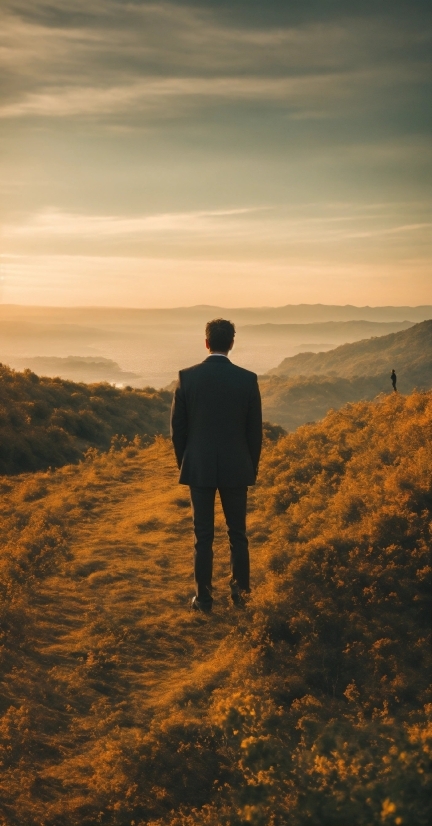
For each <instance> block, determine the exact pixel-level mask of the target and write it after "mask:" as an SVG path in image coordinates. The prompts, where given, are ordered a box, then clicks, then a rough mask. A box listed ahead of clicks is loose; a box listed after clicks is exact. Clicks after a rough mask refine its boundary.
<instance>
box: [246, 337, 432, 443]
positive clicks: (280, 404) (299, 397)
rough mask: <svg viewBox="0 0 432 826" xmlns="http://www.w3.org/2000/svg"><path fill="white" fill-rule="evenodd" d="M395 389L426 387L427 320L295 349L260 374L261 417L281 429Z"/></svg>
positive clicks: (429, 356) (431, 350) (430, 369)
mask: <svg viewBox="0 0 432 826" xmlns="http://www.w3.org/2000/svg"><path fill="white" fill-rule="evenodd" d="M393 367H394V368H395V369H396V373H397V376H398V390H399V391H400V392H402V393H410V392H412V390H414V388H419V389H428V388H430V387H432V321H423V322H422V323H420V324H416V325H415V326H414V327H411V328H410V329H409V330H404V331H401V332H399V333H392V334H390V335H387V336H380V337H379V338H371V339H367V340H365V341H359V342H356V343H353V344H344V345H342V346H341V347H337V348H336V349H335V350H331V351H330V352H327V353H300V354H299V355H298V356H294V357H292V358H286V359H284V361H283V362H282V363H281V364H280V365H279V367H275V368H274V369H273V370H270V372H269V374H266V375H264V376H260V389H261V395H262V400H263V411H264V415H265V417H266V418H267V419H269V420H270V421H274V422H277V423H278V424H280V425H282V426H283V427H285V428H286V429H287V430H290V431H292V430H295V429H296V427H298V426H299V425H301V424H305V423H306V422H311V421H317V420H319V419H321V418H323V416H325V415H326V413H327V412H328V411H329V410H330V409H335V410H338V409H339V408H341V407H342V406H343V405H344V404H347V403H352V402H357V401H361V400H362V399H366V400H372V399H374V398H375V397H376V396H377V395H378V394H379V393H388V392H393V391H392V387H391V383H390V372H391V369H392V368H393Z"/></svg>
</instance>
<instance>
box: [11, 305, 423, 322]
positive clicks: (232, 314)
mask: <svg viewBox="0 0 432 826" xmlns="http://www.w3.org/2000/svg"><path fill="white" fill-rule="evenodd" d="M221 315H222V316H225V317H228V318H231V319H232V320H233V321H234V322H235V323H238V324H263V323H267V322H272V323H275V324H276V323H279V324H287V323H313V322H319V321H355V320H358V321H406V320H409V321H415V322H419V321H424V320H425V319H427V318H431V317H432V304H424V305H419V306H416V307H408V306H401V307H392V306H391V305H388V306H385V307H368V306H366V307H356V306H354V305H351V304H346V305H344V306H342V305H338V304H286V305H285V306H282V307H219V306H216V305H210V304H209V305H205V304H200V305H197V306H195V307H167V308H153V309H144V308H128V307H118V308H117V307H42V306H41V307H31V306H25V305H18V304H0V320H1V321H3V320H6V319H19V320H20V321H24V320H27V321H29V320H33V321H35V322H41V321H43V322H44V323H65V322H66V323H69V324H70V323H73V322H75V323H78V324H83V323H84V324H85V323H87V324H88V323H91V324H92V325H93V324H96V325H97V324H98V323H102V324H106V323H113V322H114V323H121V322H123V323H131V324H139V323H145V324H151V323H154V324H159V323H164V322H165V323H176V322H177V323H188V324H190V323H197V324H202V323H203V322H204V323H205V322H206V321H208V320H209V319H211V318H215V317H216V316H221Z"/></svg>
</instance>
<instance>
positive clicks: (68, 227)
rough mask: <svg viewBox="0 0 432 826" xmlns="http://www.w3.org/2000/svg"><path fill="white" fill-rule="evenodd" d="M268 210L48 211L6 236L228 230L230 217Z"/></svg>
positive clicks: (7, 231)
mask: <svg viewBox="0 0 432 826" xmlns="http://www.w3.org/2000/svg"><path fill="white" fill-rule="evenodd" d="M265 209H268V207H244V208H240V209H216V210H201V211H198V212H182V213H162V214H159V215H141V216H137V217H125V216H119V215H77V214H73V213H64V212H61V211H59V210H48V211H44V212H42V213H39V214H36V215H34V216H31V217H30V218H29V219H28V220H27V221H25V222H24V223H21V224H6V225H5V226H4V228H3V235H4V236H5V237H9V238H19V237H33V238H35V237H36V238H51V237H56V236H61V237H81V238H86V237H91V238H97V237H101V236H108V237H113V236H116V235H120V236H124V235H134V234H137V233H138V234H141V233H167V232H182V233H183V232H187V233H194V232H202V231H207V230H208V229H209V228H210V227H212V226H213V227H215V226H218V227H219V229H222V231H226V220H223V219H227V218H233V217H239V216H244V215H250V214H251V213H257V212H261V211H262V210H265Z"/></svg>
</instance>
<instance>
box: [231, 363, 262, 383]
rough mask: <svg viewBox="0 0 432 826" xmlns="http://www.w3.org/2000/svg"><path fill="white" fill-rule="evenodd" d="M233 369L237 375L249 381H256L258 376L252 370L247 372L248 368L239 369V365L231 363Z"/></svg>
mask: <svg viewBox="0 0 432 826" xmlns="http://www.w3.org/2000/svg"><path fill="white" fill-rule="evenodd" d="M230 364H231V367H232V368H233V369H234V370H235V371H236V373H237V375H238V376H239V377H241V378H243V379H245V380H247V381H256V380H257V378H258V376H257V374H256V373H254V372H253V371H252V370H246V367H239V366H238V364H233V363H232V361H231V362H230Z"/></svg>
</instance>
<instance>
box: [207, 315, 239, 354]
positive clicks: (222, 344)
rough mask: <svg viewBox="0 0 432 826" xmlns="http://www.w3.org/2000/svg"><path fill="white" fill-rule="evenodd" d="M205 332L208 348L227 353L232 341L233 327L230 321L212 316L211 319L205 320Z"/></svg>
mask: <svg viewBox="0 0 432 826" xmlns="http://www.w3.org/2000/svg"><path fill="white" fill-rule="evenodd" d="M205 334H206V339H207V341H208V343H209V345H210V350H213V351H218V352H220V353H227V352H228V350H229V348H230V346H231V344H232V342H233V341H234V336H235V327H234V324H233V323H232V321H226V319H224V318H214V319H213V321H208V322H207V324H206V329H205Z"/></svg>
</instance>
